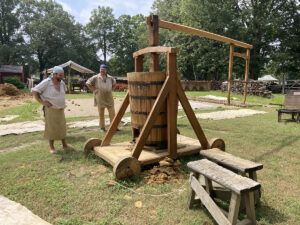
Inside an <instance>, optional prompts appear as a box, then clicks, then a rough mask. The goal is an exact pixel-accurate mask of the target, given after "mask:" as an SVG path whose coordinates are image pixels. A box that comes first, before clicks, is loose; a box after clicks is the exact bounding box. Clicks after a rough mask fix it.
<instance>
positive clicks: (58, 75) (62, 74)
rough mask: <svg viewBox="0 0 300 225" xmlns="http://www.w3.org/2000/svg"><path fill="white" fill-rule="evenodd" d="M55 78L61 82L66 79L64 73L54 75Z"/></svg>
mask: <svg viewBox="0 0 300 225" xmlns="http://www.w3.org/2000/svg"><path fill="white" fill-rule="evenodd" d="M53 78H54V79H56V80H57V81H59V82H60V81H62V79H64V73H53Z"/></svg>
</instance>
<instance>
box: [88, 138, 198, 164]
mask: <svg viewBox="0 0 300 225" xmlns="http://www.w3.org/2000/svg"><path fill="white" fill-rule="evenodd" d="M177 140H178V147H177V149H178V150H177V151H178V155H179V156H184V155H191V154H199V152H200V149H201V146H200V145H199V142H198V140H196V139H193V138H189V137H185V136H182V135H178V138H177ZM133 148H134V145H133V144H132V143H130V142H129V141H126V142H122V143H113V144H111V145H108V146H102V147H94V153H95V154H96V155H97V156H99V157H101V158H102V159H104V160H105V161H107V162H108V163H109V164H111V165H112V166H114V164H115V163H116V162H118V161H119V160H120V159H121V158H124V157H130V156H131V154H132V150H133ZM168 155H169V153H168V151H167V149H162V150H161V151H160V152H154V151H152V150H151V148H149V147H148V146H144V148H143V151H142V152H141V155H140V157H139V161H140V162H141V164H142V166H144V165H151V164H154V163H157V162H159V161H160V160H162V159H163V158H165V157H167V156H168Z"/></svg>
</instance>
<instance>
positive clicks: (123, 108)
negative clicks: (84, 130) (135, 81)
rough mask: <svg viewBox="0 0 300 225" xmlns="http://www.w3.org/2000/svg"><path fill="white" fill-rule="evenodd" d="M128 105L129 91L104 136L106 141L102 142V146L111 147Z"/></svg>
mask: <svg viewBox="0 0 300 225" xmlns="http://www.w3.org/2000/svg"><path fill="white" fill-rule="evenodd" d="M128 105H129V92H128V91H127V93H126V95H125V98H124V100H123V102H122V105H121V107H120V109H119V111H118V113H117V115H116V116H115V118H114V119H113V121H112V123H111V124H110V126H109V128H108V131H107V133H106V134H105V136H104V139H103V140H102V143H101V146H106V145H109V143H110V141H111V139H112V137H113V135H114V133H115V132H116V130H117V128H118V125H119V123H120V122H121V119H122V117H123V115H124V113H125V111H126V109H127V107H128Z"/></svg>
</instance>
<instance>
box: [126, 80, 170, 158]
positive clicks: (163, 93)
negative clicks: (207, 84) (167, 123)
mask: <svg viewBox="0 0 300 225" xmlns="http://www.w3.org/2000/svg"><path fill="white" fill-rule="evenodd" d="M169 82H170V79H169V77H167V78H166V80H165V82H164V84H163V86H162V88H161V90H160V92H159V94H158V96H157V99H156V101H155V102H154V105H153V107H152V109H151V112H150V114H149V116H148V117H147V120H146V122H145V125H144V126H143V129H142V131H141V133H140V136H139V138H138V140H137V142H136V144H135V147H134V149H133V151H132V157H134V158H136V159H138V158H139V156H140V154H141V152H142V150H143V147H144V145H145V143H146V140H147V138H148V135H149V133H150V131H151V129H152V127H153V124H154V122H155V118H156V117H157V115H158V114H159V111H160V110H161V107H162V105H163V104H164V103H165V100H166V98H167V95H168V93H169V90H170V85H169Z"/></svg>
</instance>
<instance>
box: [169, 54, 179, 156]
mask: <svg viewBox="0 0 300 225" xmlns="http://www.w3.org/2000/svg"><path fill="white" fill-rule="evenodd" d="M167 65H168V66H167V76H169V78H170V87H176V85H177V81H178V79H177V71H176V54H175V53H168V54H167ZM177 110H178V100H177V93H176V89H175V88H170V91H169V95H168V99H167V118H168V128H167V130H168V152H169V154H170V157H171V158H177Z"/></svg>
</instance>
